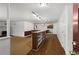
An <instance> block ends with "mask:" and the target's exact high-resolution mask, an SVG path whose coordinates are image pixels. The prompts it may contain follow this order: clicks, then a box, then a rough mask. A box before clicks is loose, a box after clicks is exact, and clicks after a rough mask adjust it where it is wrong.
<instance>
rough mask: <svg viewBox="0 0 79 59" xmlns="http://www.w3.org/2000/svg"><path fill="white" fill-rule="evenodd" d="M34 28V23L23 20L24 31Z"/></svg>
mask: <svg viewBox="0 0 79 59" xmlns="http://www.w3.org/2000/svg"><path fill="white" fill-rule="evenodd" d="M30 30H34V24H33V23H31V22H24V31H30Z"/></svg>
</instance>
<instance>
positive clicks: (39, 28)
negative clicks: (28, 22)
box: [35, 24, 47, 30]
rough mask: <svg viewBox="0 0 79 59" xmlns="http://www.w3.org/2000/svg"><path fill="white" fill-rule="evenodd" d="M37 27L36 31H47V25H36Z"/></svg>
mask: <svg viewBox="0 0 79 59" xmlns="http://www.w3.org/2000/svg"><path fill="white" fill-rule="evenodd" d="M35 25H37V28H36V30H47V24H35Z"/></svg>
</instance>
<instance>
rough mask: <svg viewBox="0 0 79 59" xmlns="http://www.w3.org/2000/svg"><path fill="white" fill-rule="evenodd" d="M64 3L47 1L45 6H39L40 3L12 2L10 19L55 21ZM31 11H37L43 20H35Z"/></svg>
mask: <svg viewBox="0 0 79 59" xmlns="http://www.w3.org/2000/svg"><path fill="white" fill-rule="evenodd" d="M64 6H65V4H61V3H48V4H47V7H40V3H13V4H10V7H11V10H10V11H11V12H10V15H11V20H22V21H26V20H27V21H32V22H46V21H47V22H51V21H52V22H56V21H57V20H58V19H59V17H60V15H61V13H62V11H63V8H64ZM32 11H35V12H36V13H38V14H39V15H40V16H41V17H42V19H43V20H41V21H39V20H37V19H36V18H35V17H34V16H33V14H32Z"/></svg>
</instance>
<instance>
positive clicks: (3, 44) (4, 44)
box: [0, 38, 10, 55]
mask: <svg viewBox="0 0 79 59" xmlns="http://www.w3.org/2000/svg"><path fill="white" fill-rule="evenodd" d="M0 55H10V38H5V39H0Z"/></svg>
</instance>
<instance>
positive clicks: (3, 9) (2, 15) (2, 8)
mask: <svg viewBox="0 0 79 59" xmlns="http://www.w3.org/2000/svg"><path fill="white" fill-rule="evenodd" d="M7 8H8V4H6V3H0V20H6V19H7V10H8V9H7Z"/></svg>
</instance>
